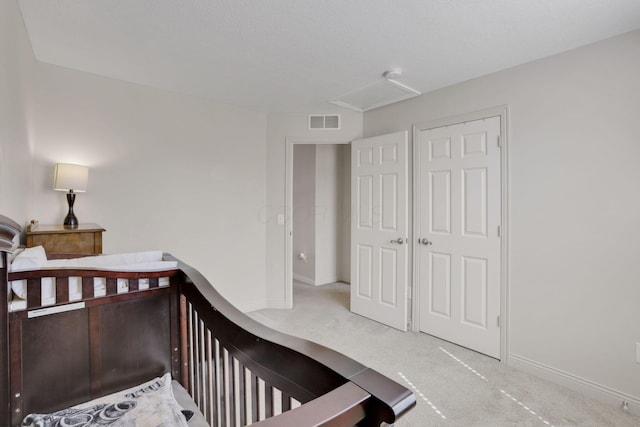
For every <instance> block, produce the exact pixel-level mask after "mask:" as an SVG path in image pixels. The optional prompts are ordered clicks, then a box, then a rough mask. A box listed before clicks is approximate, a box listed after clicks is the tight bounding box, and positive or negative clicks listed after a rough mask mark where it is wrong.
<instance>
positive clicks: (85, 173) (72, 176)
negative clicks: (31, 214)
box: [53, 163, 89, 193]
mask: <svg viewBox="0 0 640 427" xmlns="http://www.w3.org/2000/svg"><path fill="white" fill-rule="evenodd" d="M88 181H89V168H88V167H86V166H80V165H72V164H69V163H57V164H56V170H55V173H54V175H53V189H54V190H58V191H69V190H73V191H74V192H76V193H83V192H85V191H87V182H88Z"/></svg>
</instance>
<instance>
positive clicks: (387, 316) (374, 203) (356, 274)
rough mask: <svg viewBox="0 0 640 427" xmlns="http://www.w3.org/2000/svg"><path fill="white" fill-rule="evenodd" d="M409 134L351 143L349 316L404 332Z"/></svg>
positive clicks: (406, 281) (382, 136)
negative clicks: (373, 321) (354, 315)
mask: <svg viewBox="0 0 640 427" xmlns="http://www.w3.org/2000/svg"><path fill="white" fill-rule="evenodd" d="M407 148H408V137H407V132H399V133H394V134H389V135H381V136H377V137H372V138H366V139H362V140H359V141H353V142H352V144H351V200H352V202H351V203H352V206H351V311H353V312H354V313H356V314H359V315H361V316H365V317H368V318H370V319H373V320H376V321H378V322H380V323H384V324H386V325H388V326H392V327H394V328H397V329H400V330H402V331H406V330H407V287H408V248H409V245H408V241H407V239H408V236H409V235H408V225H409V221H408V213H409V209H408V181H409V178H408V150H407Z"/></svg>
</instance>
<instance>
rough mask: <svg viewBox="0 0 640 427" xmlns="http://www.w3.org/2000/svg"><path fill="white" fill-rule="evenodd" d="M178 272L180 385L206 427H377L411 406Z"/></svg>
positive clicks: (364, 371)
mask: <svg viewBox="0 0 640 427" xmlns="http://www.w3.org/2000/svg"><path fill="white" fill-rule="evenodd" d="M167 259H172V258H171V257H170V256H168V257H167ZM179 267H180V271H181V272H182V273H181V274H182V275H183V276H182V277H181V278H177V279H176V280H177V281H179V282H180V283H181V284H180V286H181V291H180V293H181V297H180V311H181V316H180V317H181V318H183V319H184V321H183V322H182V330H181V340H182V349H183V350H182V351H183V354H182V360H183V372H182V378H183V385H185V386H186V388H187V390H188V391H189V392H190V394H191V395H192V397H193V398H194V400H195V402H196V404H197V405H198V407H199V408H200V410H201V412H202V413H203V414H204V415H205V417H206V419H207V421H208V422H209V424H210V425H211V426H216V427H217V426H234V427H235V426H244V425H248V424H254V423H258V425H265V426H294V425H295V426H307V425H332V426H353V425H356V424H358V425H371V426H379V425H380V424H381V423H382V422H386V423H387V424H393V423H394V422H395V421H396V420H397V418H398V417H400V416H401V415H402V414H404V413H405V412H406V411H407V410H409V409H410V408H411V407H413V405H415V397H414V396H413V394H412V393H411V392H410V391H409V390H407V389H406V388H404V387H403V386H401V385H399V384H398V383H396V382H394V381H392V380H390V379H389V378H387V377H385V376H383V375H381V374H379V373H378V372H376V371H373V370H371V369H369V368H367V367H365V366H363V365H361V364H359V363H358V362H356V361H354V360H352V359H350V358H348V357H346V356H344V355H342V354H339V353H337V352H335V351H333V350H330V349H328V348H326V347H323V346H320V345H318V344H315V343H312V342H309V341H306V340H302V339H298V338H295V337H291V336H288V335H285V334H281V333H279V332H277V331H274V330H272V329H270V328H267V327H265V326H264V325H261V324H259V323H258V322H256V321H254V320H252V319H251V318H249V317H248V316H246V315H245V314H243V313H242V312H240V311H238V310H237V309H236V308H235V307H233V306H232V305H231V304H229V303H228V302H227V301H226V300H224V298H222V297H221V296H220V295H219V294H218V293H217V292H216V290H215V289H214V288H213V287H212V286H211V285H210V284H209V282H208V281H207V280H206V279H205V278H204V277H203V276H202V275H201V274H200V273H199V272H198V271H197V270H195V269H193V268H191V267H189V266H188V265H185V264H183V263H179ZM178 276H180V274H179V275H178Z"/></svg>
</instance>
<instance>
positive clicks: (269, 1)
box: [18, 0, 640, 112]
mask: <svg viewBox="0 0 640 427" xmlns="http://www.w3.org/2000/svg"><path fill="white" fill-rule="evenodd" d="M18 1H19V4H20V8H21V11H22V15H23V17H24V21H25V24H26V28H27V32H28V34H29V38H30V40H31V44H32V46H33V51H34V54H35V56H36V58H37V59H38V60H39V61H42V62H46V63H51V64H56V65H60V66H63V67H68V68H72V69H77V70H82V71H86V72H89V73H93V74H98V75H102V76H106V77H111V78H115V79H120V80H124V81H128V82H133V83H138V84H142V85H147V86H152V87H157V88H163V89H167V90H170V91H174V92H179V93H184V94H189V95H194V96H198V97H204V98H208V99H211V100H214V101H215V102H219V103H224V104H230V105H235V106H238V107H242V108H248V109H252V110H258V111H268V112H271V111H273V112H276V111H277V112H323V111H335V110H336V109H339V108H340V107H335V106H332V105H331V104H329V103H328V100H330V99H333V98H336V97H339V96H341V95H344V94H346V93H348V92H351V91H353V90H356V89H359V88H361V87H364V86H367V85H370V84H372V83H375V82H377V81H378V80H379V79H381V77H382V74H383V72H385V71H387V70H390V69H395V68H399V69H401V70H402V76H401V77H400V78H398V81H400V82H401V83H403V84H406V85H408V86H411V87H413V88H415V89H417V90H419V91H421V92H422V93H425V92H429V91H432V90H435V89H438V88H441V87H445V86H449V85H452V84H455V83H458V82H461V81H465V80H468V79H472V78H475V77H478V76H482V75H485V74H488V73H492V72H495V71H498V70H501V69H505V68H508V67H512V66H515V65H518V64H522V63H526V62H529V61H532V60H535V59H538V58H542V57H545V56H549V55H553V54H556V53H560V52H563V51H566V50H569V49H573V48H575V47H578V46H581V45H585V44H589V43H592V42H595V41H598V40H602V39H604V38H608V37H612V36H615V35H618V34H622V33H625V32H628V31H631V30H634V29H637V28H640V1H638V0H55V1H51V0H18ZM639 48H640V47H639Z"/></svg>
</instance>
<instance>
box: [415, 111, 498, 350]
mask: <svg viewBox="0 0 640 427" xmlns="http://www.w3.org/2000/svg"><path fill="white" fill-rule="evenodd" d="M499 138H500V117H491V118H487V119H483V120H475V121H471V122H466V123H459V124H455V125H451V126H444V127H439V128H433V129H421V128H420V127H416V131H415V156H416V159H415V160H416V162H415V168H416V171H415V177H416V180H415V188H414V191H415V199H414V200H415V203H416V210H415V212H416V215H417V217H416V221H415V224H416V230H415V236H416V239H417V245H416V256H415V260H416V263H417V265H416V269H415V271H416V275H417V281H418V293H419V329H420V331H422V332H426V333H428V334H431V335H435V336H437V337H440V338H443V339H445V340H447V341H451V342H454V343H456V344H459V345H462V346H464V347H468V348H470V349H473V350H476V351H479V352H481V353H484V354H487V355H489V356H492V357H496V358H499V357H500V327H499V315H500V300H501V295H500V290H501V286H500V228H499V227H500V223H501V221H500V212H501V202H500V200H501V185H500V179H501V170H500V143H499Z"/></svg>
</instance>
